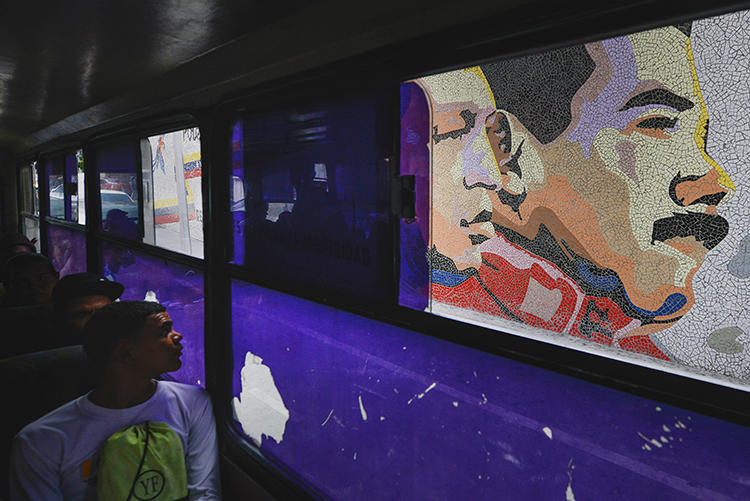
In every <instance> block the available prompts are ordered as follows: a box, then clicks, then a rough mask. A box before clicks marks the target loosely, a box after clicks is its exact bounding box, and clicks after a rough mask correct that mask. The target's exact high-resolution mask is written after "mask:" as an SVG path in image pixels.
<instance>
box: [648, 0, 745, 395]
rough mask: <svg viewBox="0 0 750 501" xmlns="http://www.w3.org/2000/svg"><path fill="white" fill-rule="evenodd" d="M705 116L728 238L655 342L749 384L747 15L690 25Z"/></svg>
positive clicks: (675, 355)
mask: <svg viewBox="0 0 750 501" xmlns="http://www.w3.org/2000/svg"><path fill="white" fill-rule="evenodd" d="M690 39H691V43H692V45H693V51H694V56H695V66H696V69H697V72H698V79H699V81H700V84H701V87H702V89H703V97H704V99H705V101H706V106H707V108H708V113H709V136H708V147H707V149H708V152H709V154H710V155H711V156H712V157H713V158H714V159H715V160H716V161H717V162H719V164H720V165H721V166H722V167H723V168H724V169H725V170H726V171H727V172H728V173H729V175H730V177H731V178H732V180H733V181H734V184H735V186H736V187H737V193H736V194H735V196H734V197H733V198H732V199H731V200H730V201H729V202H727V203H726V205H724V206H722V207H720V208H719V213H720V214H721V215H722V216H724V217H725V218H727V219H728V220H729V225H730V230H729V235H727V237H726V238H725V239H724V241H723V242H721V244H719V245H718V246H717V247H716V248H714V249H713V250H712V251H711V252H710V253H709V254H708V256H707V258H706V261H705V262H704V263H703V266H702V267H701V268H700V270H699V271H698V272H697V273H696V274H695V278H694V286H695V293H696V302H695V306H693V308H692V309H691V310H690V311H689V312H688V314H687V315H685V317H684V318H683V319H682V320H681V321H680V322H678V323H677V324H676V325H674V326H673V327H671V328H669V329H667V330H665V331H662V332H660V333H658V334H655V335H652V338H654V339H655V341H656V342H657V344H658V345H660V346H662V347H664V348H665V349H666V350H667V351H668V353H669V354H670V355H671V356H672V357H673V358H674V359H676V360H679V361H682V362H684V363H686V364H688V365H692V366H694V367H697V368H701V369H705V370H708V371H711V372H714V373H718V374H724V375H726V376H731V377H736V378H740V379H743V380H745V381H746V382H747V381H750V11H743V12H739V13H735V14H729V15H725V16H721V17H716V18H712V19H705V20H702V21H697V22H695V23H693V30H692V35H691V37H690Z"/></svg>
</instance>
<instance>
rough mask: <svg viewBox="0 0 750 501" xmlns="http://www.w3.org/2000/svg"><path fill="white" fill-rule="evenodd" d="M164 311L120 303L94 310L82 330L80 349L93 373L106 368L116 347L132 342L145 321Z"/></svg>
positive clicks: (141, 303) (148, 303) (152, 306)
mask: <svg viewBox="0 0 750 501" xmlns="http://www.w3.org/2000/svg"><path fill="white" fill-rule="evenodd" d="M164 311H167V309H166V308H165V307H164V306H162V305H161V304H159V303H154V302H151V301H120V302H117V303H112V304H108V305H107V306H105V307H104V308H101V309H100V310H97V311H96V313H94V314H93V315H92V316H91V319H90V320H89V321H88V322H87V323H86V327H84V328H83V349H84V351H85V352H86V356H87V357H88V359H89V362H90V363H91V365H92V368H93V369H94V371H96V372H99V371H100V370H102V369H103V368H104V367H105V366H106V364H107V362H109V358H110V356H111V355H112V352H113V351H114V349H115V348H116V347H117V345H118V344H120V343H122V342H124V341H132V340H134V339H135V338H136V337H137V336H138V334H139V333H140V332H141V330H142V329H143V327H144V326H145V325H146V321H147V320H148V317H150V316H151V315H154V314H156V313H162V312H164Z"/></svg>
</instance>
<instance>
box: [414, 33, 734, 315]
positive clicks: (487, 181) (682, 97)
mask: <svg viewBox="0 0 750 501" xmlns="http://www.w3.org/2000/svg"><path fill="white" fill-rule="evenodd" d="M586 50H587V52H588V54H589V56H590V57H591V59H592V60H593V63H594V65H595V66H594V70H593V73H592V74H591V75H590V76H589V77H588V79H587V80H586V81H585V83H583V85H582V86H581V87H580V88H579V89H578V91H577V92H576V93H575V95H574V96H573V98H572V102H571V103H570V105H569V106H570V108H569V109H570V112H571V115H572V119H571V121H570V124H569V125H568V127H567V129H565V130H564V131H563V132H562V133H561V134H560V135H559V136H557V137H556V138H555V139H554V140H552V141H550V142H548V143H546V144H542V143H541V142H540V141H539V140H538V139H537V138H536V137H535V136H534V135H533V134H532V133H530V132H529V130H528V129H532V127H527V126H526V125H527V124H523V123H521V122H520V121H519V120H518V119H517V118H516V117H515V116H514V115H513V114H512V113H508V112H506V111H504V110H502V109H500V110H497V111H495V110H494V109H493V108H494V106H490V105H488V104H487V100H488V99H489V100H491V97H490V98H487V96H488V95H489V94H490V92H489V90H488V88H489V85H486V86H485V89H484V90H483V91H482V90H475V91H474V92H473V94H474V95H475V96H478V97H477V98H468V97H465V96H459V97H457V98H455V99H451V97H450V94H451V92H450V88H451V86H452V82H450V81H449V80H450V79H453V80H456V75H459V74H460V72H451V73H450V74H444V75H446V76H440V75H436V76H434V77H426V78H425V79H422V82H423V84H424V86H425V88H426V91H427V93H428V94H429V95H430V96H431V98H432V102H433V116H434V118H433V130H434V132H435V134H433V143H432V146H433V220H434V222H433V243H434V244H435V245H436V247H437V249H438V251H440V252H441V253H442V254H444V255H446V256H448V257H450V258H451V260H453V261H454V262H455V263H456V264H457V267H458V269H459V270H460V269H463V268H466V267H467V266H470V265H471V264H470V261H471V259H467V256H468V257H469V258H470V257H472V256H473V257H474V261H473V262H474V263H476V264H474V266H478V265H479V263H480V259H478V258H479V252H478V248H479V245H477V242H482V241H484V240H485V239H486V238H487V237H489V238H492V236H493V235H494V232H495V231H496V232H498V233H501V234H504V235H509V234H515V235H521V236H522V237H523V239H527V240H525V241H526V242H528V241H531V242H532V243H533V245H531V244H529V245H530V246H531V247H533V248H528V247H527V250H529V251H530V252H532V253H533V254H536V255H539V256H541V257H543V258H545V259H548V257H547V255H545V254H546V252H547V251H549V252H553V251H558V250H559V249H563V253H564V254H565V255H566V256H567V259H568V260H569V261H570V262H571V263H573V266H574V272H575V273H574V277H575V280H576V281H577V282H578V283H579V284H583V285H585V286H586V287H589V288H590V289H591V288H593V289H594V290H596V289H601V290H604V291H612V290H616V291H617V292H616V294H615V295H616V296H617V297H616V298H615V300H616V301H617V302H618V304H620V305H621V306H624V307H626V308H629V309H630V310H631V311H636V312H638V314H640V315H642V316H643V317H646V318H653V319H658V320H659V321H667V322H669V321H670V320H676V319H678V318H679V317H680V316H681V315H683V314H684V313H685V312H686V311H687V310H688V309H689V308H690V307H691V306H692V304H693V302H694V296H693V290H692V277H693V274H694V273H695V271H696V270H697V269H698V267H699V266H700V264H701V263H702V262H703V260H704V258H705V255H706V253H707V252H708V250H710V249H711V248H713V247H714V246H715V245H717V244H718V243H719V242H720V241H721V240H722V239H723V238H724V236H725V235H726V233H727V231H728V225H727V223H726V220H724V219H723V218H721V217H719V216H717V215H716V206H717V205H718V204H719V203H723V202H725V201H726V200H727V199H728V198H729V197H730V195H731V194H732V193H733V192H734V186H733V184H732V182H731V180H730V179H729V178H728V176H727V175H726V173H725V172H724V171H723V170H722V169H721V167H720V166H718V165H717V164H716V163H715V162H714V161H713V160H712V159H711V158H710V157H709V155H708V153H707V152H706V148H705V145H706V135H707V134H708V113H707V110H706V107H705V104H704V102H703V98H702V96H701V92H700V86H699V84H698V80H697V74H696V71H695V67H694V64H693V60H692V51H691V48H690V44H689V40H688V38H687V36H686V35H685V34H683V33H682V32H680V31H679V30H678V29H676V28H673V27H666V28H660V29H656V30H651V31H647V32H643V33H638V34H635V35H631V36H628V37H618V38H615V39H611V40H606V41H603V42H598V43H593V44H588V45H587V46H586ZM473 70H474V71H473V73H476V70H478V68H476V69H473ZM462 71H463V72H464V74H463V75H462V76H461V78H463V79H466V78H471V76H470V75H468V73H472V72H471V71H469V70H462ZM467 75H468V76H467ZM482 78H483V75H481V74H479V75H478V76H477V77H476V78H475V79H474V82H475V87H477V89H478V88H479V82H481V80H482ZM441 79H442V80H441ZM493 104H494V103H493ZM464 110H468V113H467V112H465V111H464ZM563 111H564V110H563ZM467 118H471V119H473V120H474V121H475V122H476V124H475V126H474V127H473V128H470V127H467V126H468V125H469V124H468V123H467V120H466V119H467ZM462 127H463V128H462ZM490 160H492V161H491V162H490ZM442 185H445V186H442ZM481 193H483V194H484V195H482V194H481ZM484 197H486V198H484ZM488 202H489V203H488ZM488 223H490V224H492V226H493V228H489V227H488ZM540 225H544V227H546V228H547V229H548V230H549V232H550V233H551V234H552V236H553V237H554V241H555V242H554V243H552V244H550V243H549V242H546V243H544V244H543V243H541V242H540V241H539V240H538V238H537V237H538V233H539V228H540ZM448 226H450V231H448V230H447V227H448ZM509 232H510V233H509ZM535 238H537V240H535ZM518 241H519V242H520V240H518ZM519 245H522V246H525V245H526V244H519ZM550 245H553V246H554V247H556V248H557V249H552V248H551V247H550ZM462 246H463V247H462ZM462 263H463V264H462ZM584 282H585V283H584Z"/></svg>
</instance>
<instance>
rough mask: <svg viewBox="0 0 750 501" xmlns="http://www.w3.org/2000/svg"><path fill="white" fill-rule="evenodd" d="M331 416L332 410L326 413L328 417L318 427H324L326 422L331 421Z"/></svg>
mask: <svg viewBox="0 0 750 501" xmlns="http://www.w3.org/2000/svg"><path fill="white" fill-rule="evenodd" d="M331 416H333V409H331V412H329V413H328V417H327V418H326V420H325V421H323V423H321V425H320V426H325V425H326V423H327V422H328V420H329V419H331Z"/></svg>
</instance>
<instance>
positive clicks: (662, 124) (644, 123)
mask: <svg viewBox="0 0 750 501" xmlns="http://www.w3.org/2000/svg"><path fill="white" fill-rule="evenodd" d="M676 125H677V118H667V117H650V118H646V119H644V120H641V121H640V122H638V125H637V127H638V128H639V129H660V130H664V129H672V128H674V127H675V126H676Z"/></svg>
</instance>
